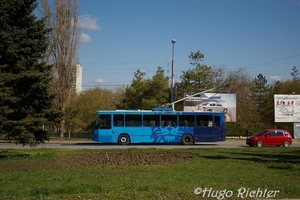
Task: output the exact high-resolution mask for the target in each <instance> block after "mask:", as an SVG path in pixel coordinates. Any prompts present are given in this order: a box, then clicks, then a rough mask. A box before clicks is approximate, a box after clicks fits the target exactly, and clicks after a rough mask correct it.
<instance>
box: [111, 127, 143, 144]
mask: <svg viewBox="0 0 300 200" xmlns="http://www.w3.org/2000/svg"><path fill="white" fill-rule="evenodd" d="M114 130H115V133H114V134H115V135H117V137H118V136H119V135H121V134H128V135H129V137H130V142H131V143H142V142H143V127H126V128H123V129H120V128H118V129H116V128H114Z"/></svg>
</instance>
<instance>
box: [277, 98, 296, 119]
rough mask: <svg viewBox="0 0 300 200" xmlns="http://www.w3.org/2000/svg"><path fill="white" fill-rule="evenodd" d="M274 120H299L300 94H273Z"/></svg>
mask: <svg viewBox="0 0 300 200" xmlns="http://www.w3.org/2000/svg"><path fill="white" fill-rule="evenodd" d="M274 118H275V122H300V95H293V94H291V95H290V94H275V95H274Z"/></svg>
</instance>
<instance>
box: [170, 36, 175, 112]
mask: <svg viewBox="0 0 300 200" xmlns="http://www.w3.org/2000/svg"><path fill="white" fill-rule="evenodd" d="M171 42H172V83H171V103H172V109H173V110H175V109H174V103H173V102H174V101H175V79H174V44H175V42H176V41H175V39H173V40H172V41H171Z"/></svg>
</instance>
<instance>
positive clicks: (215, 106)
mask: <svg viewBox="0 0 300 200" xmlns="http://www.w3.org/2000/svg"><path fill="white" fill-rule="evenodd" d="M197 110H201V111H218V112H223V113H228V109H227V107H225V106H223V105H222V104H220V103H218V102H204V103H201V104H199V105H198V106H197Z"/></svg>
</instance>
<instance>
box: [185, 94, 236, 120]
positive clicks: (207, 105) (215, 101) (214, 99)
mask: <svg viewBox="0 0 300 200" xmlns="http://www.w3.org/2000/svg"><path fill="white" fill-rule="evenodd" d="M194 94H195V93H189V92H187V93H185V94H184V97H185V98H186V99H185V100H184V108H183V110H184V111H199V112H201V111H212V112H213V111H218V112H224V113H225V115H226V122H236V94H227V93H201V94H197V95H195V96H194Z"/></svg>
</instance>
